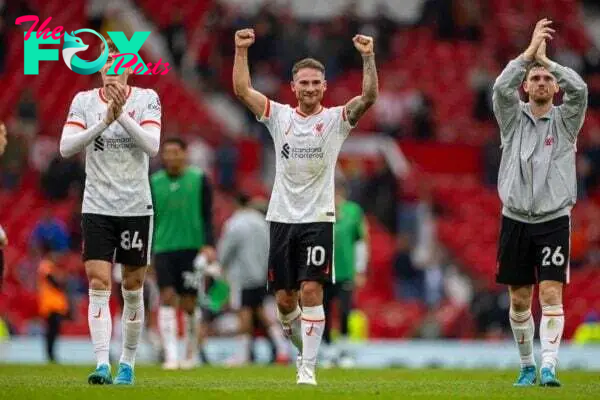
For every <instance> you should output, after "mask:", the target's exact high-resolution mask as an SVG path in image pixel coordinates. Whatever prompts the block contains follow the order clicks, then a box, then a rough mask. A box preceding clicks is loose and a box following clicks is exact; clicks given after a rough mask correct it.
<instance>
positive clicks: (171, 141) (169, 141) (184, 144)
mask: <svg viewBox="0 0 600 400" xmlns="http://www.w3.org/2000/svg"><path fill="white" fill-rule="evenodd" d="M168 144H176V145H178V146H179V147H181V150H187V142H186V141H185V140H183V139H182V138H180V137H176V136H175V137H170V138H167V139H166V140H165V141H164V143H163V146H166V145H168Z"/></svg>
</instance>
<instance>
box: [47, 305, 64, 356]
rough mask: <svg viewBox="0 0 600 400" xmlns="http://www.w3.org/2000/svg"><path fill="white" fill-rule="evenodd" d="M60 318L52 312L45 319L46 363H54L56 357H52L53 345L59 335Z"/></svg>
mask: <svg viewBox="0 0 600 400" xmlns="http://www.w3.org/2000/svg"><path fill="white" fill-rule="evenodd" d="M61 318H62V316H61V315H60V314H58V313H55V312H52V313H50V315H49V316H48V319H47V327H46V354H47V356H48V361H49V362H52V363H55V362H56V357H55V355H54V345H55V343H56V338H57V337H58V334H59V333H60V320H61Z"/></svg>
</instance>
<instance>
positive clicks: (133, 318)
mask: <svg viewBox="0 0 600 400" xmlns="http://www.w3.org/2000/svg"><path fill="white" fill-rule="evenodd" d="M135 317H137V311H136V312H134V313H133V316H132V317H131V318H129V320H130V321H131V322H133V321H135Z"/></svg>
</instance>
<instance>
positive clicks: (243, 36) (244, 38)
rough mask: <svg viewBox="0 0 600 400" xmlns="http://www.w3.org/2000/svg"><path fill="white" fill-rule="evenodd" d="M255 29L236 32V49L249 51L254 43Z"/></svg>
mask: <svg viewBox="0 0 600 400" xmlns="http://www.w3.org/2000/svg"><path fill="white" fill-rule="evenodd" d="M254 39H255V37H254V29H240V30H239V31H237V32H235V47H240V48H243V49H247V48H248V47H250V46H252V44H253V43H254Z"/></svg>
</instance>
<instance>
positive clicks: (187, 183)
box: [151, 137, 216, 370]
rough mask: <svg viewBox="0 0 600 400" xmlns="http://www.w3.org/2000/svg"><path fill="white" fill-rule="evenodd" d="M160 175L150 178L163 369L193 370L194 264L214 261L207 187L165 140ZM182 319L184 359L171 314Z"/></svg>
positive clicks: (177, 142) (183, 146)
mask: <svg viewBox="0 0 600 400" xmlns="http://www.w3.org/2000/svg"><path fill="white" fill-rule="evenodd" d="M161 159H162V162H163V166H164V169H162V170H160V171H158V172H155V173H154V174H153V175H152V177H151V187H152V197H153V200H154V210H155V218H156V230H155V232H154V243H153V245H154V247H153V253H154V270H155V271H156V278H157V283H158V287H159V289H160V303H161V305H160V308H159V310H158V326H159V330H160V335H161V338H162V341H163V346H164V350H165V362H164V364H163V368H164V369H168V370H171V369H177V368H184V369H190V368H194V367H195V366H196V365H197V363H198V354H197V345H196V338H197V336H198V333H197V331H196V329H197V324H196V320H197V316H196V301H197V294H198V279H197V274H196V271H195V267H194V263H195V262H196V259H197V258H199V257H202V258H204V259H206V261H207V262H208V263H211V262H213V261H214V260H215V258H216V252H215V249H214V247H213V246H214V234H213V223H212V215H213V214H212V204H213V203H212V199H213V193H212V186H211V184H210V182H209V179H208V176H207V174H206V172H205V171H203V170H201V169H199V168H196V167H193V166H190V165H189V164H188V154H187V143H186V142H185V141H184V140H183V139H181V138H178V137H173V138H169V139H167V140H165V142H164V143H163V145H162V151H161ZM178 308H180V309H181V310H182V311H183V312H184V313H185V314H184V321H185V323H184V335H183V336H184V341H185V345H186V350H185V357H184V359H183V360H181V362H180V361H179V357H178V351H177V349H178V346H177V337H178V336H177V309H178Z"/></svg>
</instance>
